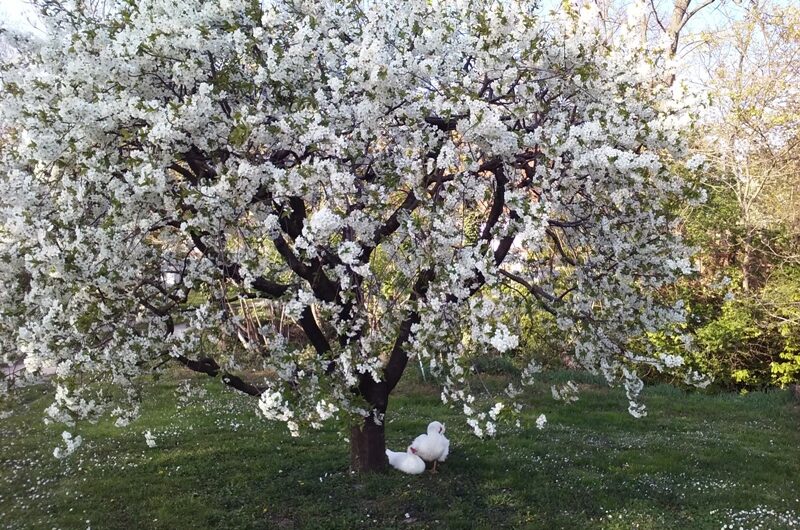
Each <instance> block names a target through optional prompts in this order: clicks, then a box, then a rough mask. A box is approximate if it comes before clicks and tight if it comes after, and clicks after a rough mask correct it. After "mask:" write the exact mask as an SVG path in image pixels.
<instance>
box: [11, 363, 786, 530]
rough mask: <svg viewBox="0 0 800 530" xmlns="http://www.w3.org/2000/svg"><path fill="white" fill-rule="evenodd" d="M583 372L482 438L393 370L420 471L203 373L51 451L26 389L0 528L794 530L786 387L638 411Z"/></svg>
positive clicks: (398, 443)
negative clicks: (391, 464) (195, 388)
mask: <svg viewBox="0 0 800 530" xmlns="http://www.w3.org/2000/svg"><path fill="white" fill-rule="evenodd" d="M578 375H580V374H578ZM549 377H560V378H563V377H564V374H554V375H551V376H549ZM584 381H585V382H586V384H585V385H584V386H585V387H586V388H585V389H584V392H583V394H582V395H581V399H580V400H579V401H578V402H577V403H573V404H570V405H564V404H561V403H558V402H554V401H553V400H552V398H550V397H549V384H548V382H547V381H543V382H542V383H541V384H540V385H539V386H536V387H534V388H533V389H532V391H530V392H528V397H527V399H528V401H529V403H530V404H531V405H532V406H531V407H530V412H529V413H527V414H526V415H524V416H523V418H522V420H523V421H522V426H521V427H520V428H511V429H510V430H509V429H506V430H504V431H502V432H501V433H500V434H499V435H498V436H497V438H495V439H491V440H486V441H480V440H478V439H476V438H474V437H473V436H472V435H471V434H469V433H468V429H467V428H466V426H465V425H464V424H463V420H462V419H461V417H460V416H459V414H457V413H456V412H455V411H453V410H450V409H448V408H447V407H445V406H443V405H442V404H441V402H440V401H439V399H438V391H437V390H436V389H435V388H433V387H428V386H426V385H424V384H422V383H420V382H419V381H416V380H412V381H406V382H405V383H404V384H403V385H402V387H401V388H400V389H399V394H397V395H396V396H395V397H394V399H393V401H392V402H391V404H390V410H389V415H388V418H387V423H388V425H387V429H388V431H387V439H388V443H389V446H390V447H391V448H393V449H397V450H402V449H403V448H404V447H405V446H406V445H407V444H408V443H409V442H410V440H411V439H412V438H413V437H414V436H416V435H417V434H419V433H422V432H423V431H424V429H425V426H426V424H427V423H428V421H429V420H432V419H438V420H440V421H444V422H446V423H447V426H448V435H449V437H450V439H451V444H452V445H451V455H450V458H449V459H448V461H447V462H446V464H445V465H443V466H442V468H441V472H440V473H439V474H437V475H432V474H430V473H426V474H424V475H421V476H407V475H402V474H399V473H397V472H391V473H387V474H384V475H373V476H355V475H351V474H350V473H349V472H348V446H347V444H346V442H345V441H344V438H343V436H344V435H343V434H342V432H341V431H339V430H337V429H336V428H335V427H334V426H331V427H330V428H329V429H327V430H324V431H321V432H312V433H309V434H308V435H306V436H303V437H301V438H298V439H293V438H291V437H290V436H288V433H287V432H286V430H285V429H284V428H282V427H281V426H278V425H273V424H270V423H267V422H266V421H264V420H262V419H260V418H259V417H258V416H257V415H256V414H255V412H254V411H255V401H254V400H252V399H247V398H246V396H241V395H239V394H236V393H233V392H231V391H227V390H224V389H223V388H222V387H221V385H220V383H219V382H217V381H214V380H210V379H209V380H204V379H200V380H198V383H200V384H201V385H202V386H204V387H205V388H206V389H207V394H206V395H205V396H204V397H194V398H192V399H191V400H190V401H189V402H188V403H183V404H180V403H179V402H178V398H177V397H176V392H175V390H176V388H177V386H178V381H177V380H174V381H164V380H162V381H161V382H158V383H153V387H152V389H151V390H152V391H151V392H150V393H149V394H148V398H147V400H146V402H145V407H144V413H143V415H142V417H141V418H140V419H138V420H137V421H136V422H135V423H133V424H131V425H130V426H129V427H127V428H125V429H118V428H115V427H113V426H112V425H110V424H109V423H108V422H105V423H100V424H98V425H87V426H84V427H83V428H82V429H81V430H80V434H82V435H83V437H84V444H83V446H82V447H81V448H80V449H78V451H76V452H75V453H74V454H73V455H72V456H71V457H69V458H67V459H66V460H57V459H55V458H54V457H53V456H52V451H53V448H54V447H55V446H56V445H57V444H58V442H59V441H60V437H59V433H60V432H61V430H63V429H61V428H58V427H54V426H50V427H47V426H45V425H44V424H43V422H42V410H43V409H44V408H45V407H46V406H47V405H48V404H49V400H48V398H47V397H46V396H45V395H44V394H43V389H42V388H36V387H32V388H28V389H25V393H24V396H23V398H24V399H23V403H22V404H21V405H19V406H16V407H15V410H14V412H13V414H12V415H11V416H9V417H7V418H5V419H2V420H0V527H2V528H36V529H38V528H86V527H88V526H91V528H95V529H107V528H109V529H113V528H120V529H123V528H124V529H134V528H136V529H138V528H164V529H183V528H191V529H201V528H232V529H233V528H235V529H245V528H342V529H352V528H548V529H549V528H723V527H725V525H728V527H733V528H740V527H742V528H763V529H779V528H800V428H799V427H798V425H800V406H798V405H797V404H795V403H793V402H792V401H791V399H790V397H789V395H788V393H787V392H778V391H774V392H769V393H752V394H749V395H745V396H740V395H716V396H710V395H702V394H686V393H684V392H682V391H679V390H676V389H674V388H671V387H668V386H655V387H649V388H648V389H646V390H645V402H646V404H647V405H648V409H649V415H648V416H647V417H646V418H643V419H639V420H636V419H634V418H632V417H631V416H629V415H628V414H627V404H626V402H625V399H624V396H623V394H622V393H621V392H620V391H619V390H609V389H608V388H605V387H603V386H601V385H597V384H593V383H592V382H591V379H589V378H584ZM489 382H490V383H491V381H489ZM490 386H491V385H490ZM542 412H544V413H545V414H547V417H548V420H549V423H548V424H547V426H546V428H545V429H544V430H542V431H539V430H537V429H536V428H535V419H536V417H537V416H538V415H539V414H540V413H542ZM146 430H150V431H152V433H153V434H154V435H155V437H156V442H157V444H158V446H157V447H156V448H149V447H148V446H147V445H146V443H145V438H144V434H143V433H144V431H146Z"/></svg>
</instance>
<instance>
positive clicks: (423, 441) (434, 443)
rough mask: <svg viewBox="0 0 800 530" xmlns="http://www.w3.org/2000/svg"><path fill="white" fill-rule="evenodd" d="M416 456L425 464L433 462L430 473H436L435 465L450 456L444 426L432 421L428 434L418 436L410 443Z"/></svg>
mask: <svg viewBox="0 0 800 530" xmlns="http://www.w3.org/2000/svg"><path fill="white" fill-rule="evenodd" d="M411 448H412V449H416V451H415V452H416V454H417V455H418V456H419V457H420V458H422V459H423V460H425V461H426V462H433V469H432V470H431V473H436V463H437V462H444V461H445V460H446V459H447V455H449V454H450V440H448V439H447V438H446V437H445V436H444V424H443V423H439V422H438V421H432V422H430V423H429V424H428V434H420V435H419V436H417V437H416V438H415V439H414V441H413V442H412V443H411Z"/></svg>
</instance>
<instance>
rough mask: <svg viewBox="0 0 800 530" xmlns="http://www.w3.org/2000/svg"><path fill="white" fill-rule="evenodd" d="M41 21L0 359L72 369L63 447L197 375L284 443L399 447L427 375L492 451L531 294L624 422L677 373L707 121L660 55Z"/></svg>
mask: <svg viewBox="0 0 800 530" xmlns="http://www.w3.org/2000/svg"><path fill="white" fill-rule="evenodd" d="M40 7H41V10H42V13H43V20H44V21H45V23H46V25H47V26H46V35H47V36H46V38H45V39H44V40H42V41H27V42H22V41H19V42H18V46H19V47H20V48H21V49H23V51H22V52H21V53H18V54H15V56H14V57H12V58H10V59H8V60H7V61H6V62H5V64H4V65H3V69H2V95H1V96H0V105H2V107H1V108H2V113H1V114H0V116H2V118H0V120H2V124H1V125H0V127H2V135H3V138H2V146H1V147H0V156H1V158H0V164H1V165H0V173H1V174H2V175H3V176H2V178H1V179H0V220H1V221H2V224H1V225H0V274H2V276H3V278H4V280H6V283H7V288H6V289H5V290H4V291H2V293H0V317H1V320H0V331H1V332H2V333H1V334H0V335H1V336H2V339H0V340H2V347H3V351H4V352H5V353H4V355H6V356H7V357H8V358H10V357H9V356H11V355H16V352H20V353H21V354H22V355H24V362H25V367H26V369H27V370H28V372H30V373H32V374H35V373H37V372H39V371H41V370H42V369H43V368H45V367H53V368H54V369H55V371H56V374H55V376H54V377H53V382H54V386H55V401H54V404H53V407H51V408H50V409H49V411H48V414H49V415H50V416H51V417H52V419H54V420H60V421H65V422H71V421H74V420H76V419H85V418H94V417H97V415H99V414H102V413H104V412H111V413H112V414H114V415H116V416H118V423H119V424H125V423H126V422H127V421H129V419H130V418H131V417H133V416H134V415H135V412H136V410H137V402H138V399H139V391H140V387H139V386H138V384H137V381H138V379H137V378H138V376H140V375H142V374H145V373H150V372H152V371H154V370H155V371H157V370H160V369H163V367H164V366H166V365H167V364H168V363H170V362H177V363H180V364H183V365H185V366H186V367H188V368H190V369H192V370H196V371H200V372H204V373H207V374H209V375H212V376H220V377H221V380H222V381H224V382H225V383H226V384H227V385H230V386H231V387H233V388H236V389H237V390H240V391H242V392H244V393H247V394H251V395H253V396H257V397H258V399H259V407H260V410H261V411H262V413H263V414H264V416H265V417H267V418H269V419H272V420H280V421H283V422H285V423H286V424H287V425H288V428H289V429H290V430H291V431H292V433H295V434H297V433H299V432H300V430H301V429H302V428H303V427H304V426H310V427H317V426H319V425H321V424H322V422H324V421H326V420H328V419H330V418H332V417H335V416H343V415H354V416H356V417H363V418H365V426H364V428H365V429H367V430H369V429H375V430H376V431H380V444H381V445H382V426H381V423H382V420H383V414H384V413H385V412H386V408H387V403H388V396H389V394H390V392H391V390H392V389H393V388H394V387H395V385H397V383H398V381H399V380H400V378H401V376H402V374H403V371H404V370H405V367H406V364H407V363H408V361H409V359H410V358H414V359H416V360H418V361H419V362H420V363H422V364H424V365H425V366H426V367H427V368H428V369H429V370H430V371H431V373H433V374H434V375H435V376H436V378H437V380H438V381H439V382H440V383H441V384H442V388H443V391H442V399H443V400H444V401H445V402H447V403H450V404H455V405H457V406H458V407H460V408H463V411H464V413H465V415H466V419H467V422H468V423H469V425H470V426H471V428H472V429H473V430H474V432H475V433H476V434H478V435H481V436H482V435H492V434H493V433H494V432H495V429H496V418H497V413H498V412H499V410H500V408H502V407H506V406H507V407H508V408H510V409H513V398H514V395H515V392H517V389H516V388H515V387H513V386H511V387H509V388H508V389H507V401H506V403H500V406H499V407H498V405H497V404H496V403H492V405H493V407H492V408H491V410H490V409H489V408H488V407H487V408H486V409H485V410H482V409H481V408H480V407H479V406H478V405H477V402H475V401H474V400H475V398H474V397H473V395H472V393H471V392H470V391H469V387H468V384H467V383H468V381H467V376H468V373H467V369H466V368H467V363H466V360H467V359H468V358H469V355H471V354H473V353H474V352H480V351H485V350H496V351H507V350H511V349H514V348H515V347H516V346H517V344H518V337H517V336H516V335H515V333H514V331H513V330H512V329H509V327H508V325H507V324H506V323H505V322H507V320H505V318H506V317H507V316H508V315H507V314H506V312H507V311H508V309H509V307H510V306H508V305H507V304H506V303H505V300H506V299H507V298H508V296H510V295H511V294H512V293H514V292H515V291H520V290H521V291H524V292H525V293H526V294H527V295H528V296H531V297H533V298H534V299H535V300H536V301H537V303H538V304H539V305H540V307H541V308H543V310H545V311H547V312H548V313H549V314H551V315H552V317H553V319H554V320H555V321H556V323H557V325H558V326H559V328H560V329H561V330H562V331H564V332H565V334H566V336H568V337H569V345H570V347H572V348H573V349H574V353H575V358H576V359H577V361H578V362H579V363H580V364H581V365H583V366H585V367H586V368H587V369H589V370H591V371H593V372H601V373H603V374H604V375H605V376H606V377H607V379H608V380H609V382H620V381H621V382H623V383H624V384H625V386H626V389H627V391H628V397H629V398H630V400H631V406H630V412H631V413H632V414H634V415H641V414H644V408H643V406H642V405H641V403H639V402H638V400H637V397H638V394H639V391H640V390H641V387H642V383H641V380H640V379H639V377H638V376H637V375H636V373H637V372H636V370H637V367H639V366H642V365H646V366H649V367H655V368H656V369H658V370H681V369H682V359H681V358H680V357H679V356H675V355H664V354H661V353H659V352H658V351H656V349H655V348H654V346H652V345H651V344H650V343H649V342H648V341H646V340H643V339H644V337H646V335H647V334H648V333H650V332H653V331H655V330H657V329H661V328H662V327H663V326H664V325H666V324H674V323H675V322H680V321H682V319H683V312H682V310H681V305H680V303H678V304H676V305H674V306H664V305H662V304H661V303H659V301H658V297H657V296H656V294H657V291H658V290H659V289H662V288H664V287H665V286H668V285H670V284H671V283H673V282H674V281H675V280H676V279H677V278H679V277H680V276H681V275H683V274H686V273H688V272H691V271H692V267H691V264H690V261H689V249H688V248H687V247H686V246H685V245H684V244H683V243H682V241H681V236H680V230H679V219H678V218H677V217H676V215H675V213H674V212H675V208H674V207H673V206H674V204H675V202H676V201H678V200H686V199H687V198H689V199H691V198H692V197H694V195H693V193H694V192H693V191H692V189H691V188H690V187H689V186H688V185H687V184H686V182H685V180H684V178H683V177H682V175H685V171H686V170H687V169H686V167H684V166H683V165H682V160H683V159H685V158H686V155H687V136H686V132H687V131H688V130H689V128H690V127H691V123H692V120H693V116H692V111H693V109H696V108H697V107H696V101H695V100H694V99H693V98H691V97H690V96H689V95H688V94H687V93H686V91H685V90H683V87H682V86H681V85H680V84H674V85H673V84H671V83H670V82H669V81H668V79H669V78H670V75H671V70H670V63H669V62H668V61H667V60H666V58H667V57H668V55H669V53H668V50H661V51H658V50H656V51H651V50H648V49H647V48H646V47H645V45H644V44H643V43H642V42H641V40H640V39H635V38H631V39H624V38H621V39H617V41H616V43H615V44H613V45H612V44H611V43H609V42H607V41H605V40H604V39H603V38H601V37H600V32H599V30H598V28H597V21H596V19H595V18H593V17H592V16H591V14H589V15H587V14H585V13H583V12H581V13H574V12H570V11H567V12H566V13H562V14H561V15H558V16H555V17H548V18H545V17H542V16H541V15H540V14H539V13H538V12H537V11H536V10H535V9H534V8H533V7H531V4H530V3H528V2H515V1H470V2H466V1H465V2H437V1H433V2H431V1H428V0H425V1H417V0H412V1H402V2H401V1H388V2H377V3H371V2H357V1H343V2H305V1H299V0H297V1H291V0H275V1H270V2H264V3H261V2H258V1H257V0H227V1H220V2H216V1H214V2H211V1H203V0H191V1H182V2H172V1H167V0H137V1H133V0H126V1H117V2H112V3H110V6H106V7H104V8H103V9H102V10H101V9H94V8H91V7H90V6H88V5H87V4H85V3H82V2H78V3H76V4H75V5H66V3H65V2H59V1H47V2H41V3H40ZM628 30H629V31H631V32H633V31H635V30H634V29H633V28H632V27H631V28H628ZM623 31H624V29H623ZM700 163H701V162H700V161H699V159H696V158H695V159H692V160H690V163H689V164H688V169H690V170H691V169H695V168H697V167H698V166H699V164H700ZM272 300H277V301H280V302H281V304H283V307H284V309H285V316H286V318H287V319H288V320H290V321H291V322H293V323H295V324H296V333H292V332H291V331H287V328H286V327H283V326H279V325H278V324H276V322H274V321H271V320H267V319H263V320H262V319H261V318H260V317H259V307H261V306H259V304H261V303H263V301H272ZM177 324H181V325H182V327H181V329H183V328H184V327H185V331H184V332H182V333H179V332H177V331H176V325H177ZM251 366H258V367H260V368H261V369H263V370H266V372H267V375H266V376H262V377H258V378H253V377H245V376H244V375H243V374H242V373H241V371H242V369H243V368H244V367H251ZM536 369H537V365H536V362H535V360H533V362H532V364H531V365H530V366H529V368H528V369H527V370H526V371H525V373H524V376H525V377H531V376H532V375H533V374H534V373H535V371H536ZM685 375H686V377H687V380H688V381H692V382H696V381H697V378H698V376H697V374H693V373H686V374H685ZM7 382H8V381H7ZM108 383H111V384H112V386H111V387H109V385H108ZM373 452H374V451H373ZM367 453H369V454H367ZM367 453H364V452H361V453H358V451H357V452H356V454H357V457H356V458H355V459H356V460H358V459H359V458H360V459H362V460H364V463H362V467H365V468H370V467H374V466H377V465H378V464H377V463H376V462H377V459H382V458H384V457H383V454H382V448H381V453H380V456H376V455H373V454H372V452H369V451H367Z"/></svg>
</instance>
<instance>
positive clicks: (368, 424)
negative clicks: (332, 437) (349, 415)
mask: <svg viewBox="0 0 800 530" xmlns="http://www.w3.org/2000/svg"><path fill="white" fill-rule="evenodd" d="M388 463H389V461H388V459H387V458H386V438H385V436H384V430H383V424H381V425H377V424H376V423H375V421H374V420H373V418H372V416H369V417H367V418H365V419H364V425H363V426H361V427H358V426H355V427H353V428H352V429H351V430H350V467H351V468H352V470H353V471H355V472H356V473H363V472H365V471H367V472H375V471H384V470H385V469H386V466H387V464H388Z"/></svg>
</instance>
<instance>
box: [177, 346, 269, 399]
mask: <svg viewBox="0 0 800 530" xmlns="http://www.w3.org/2000/svg"><path fill="white" fill-rule="evenodd" d="M175 359H176V360H177V361H178V362H179V363H181V364H182V365H184V366H185V367H186V368H188V369H189V370H192V371H194V372H200V373H203V374H206V375H208V376H209V377H217V376H218V375H219V374H220V372H221V371H222V369H221V368H220V366H219V364H217V361H215V360H214V359H212V358H211V357H205V358H203V359H198V360H196V361H195V360H193V359H189V358H188V357H185V356H183V355H180V356H178V357H176V358H175ZM222 382H223V383H225V384H226V385H228V386H229V387H231V388H235V389H236V390H238V391H240V392H243V393H245V394H248V395H250V396H255V397H258V396H260V395H261V394H262V392H264V389H262V388H259V387H257V386H255V385H253V384H251V383H248V382H246V381H244V380H242V378H240V377H238V376H235V375H231V374H229V373H227V372H225V373H223V374H222Z"/></svg>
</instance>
